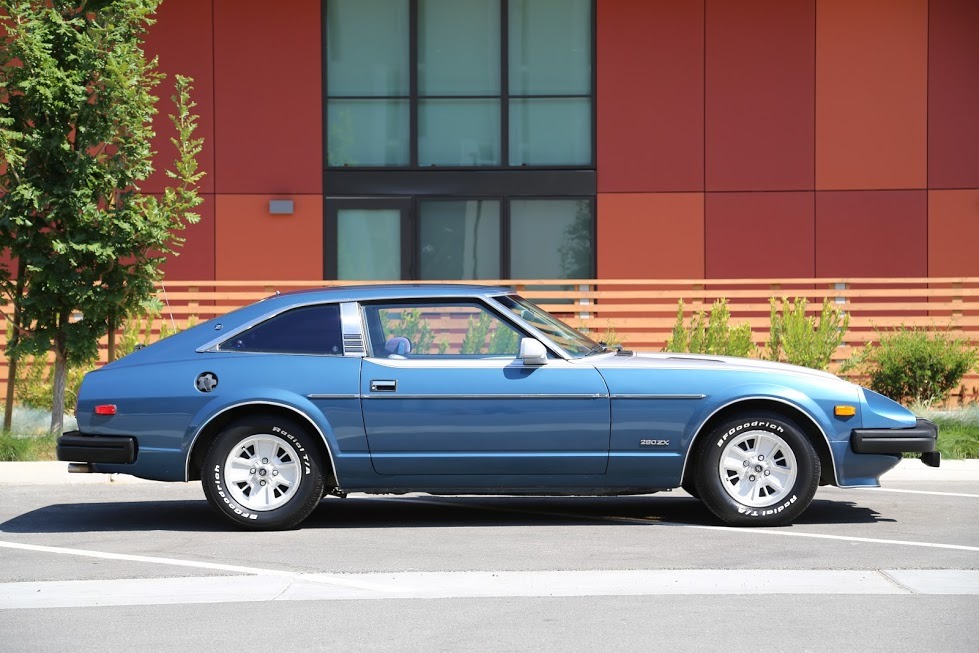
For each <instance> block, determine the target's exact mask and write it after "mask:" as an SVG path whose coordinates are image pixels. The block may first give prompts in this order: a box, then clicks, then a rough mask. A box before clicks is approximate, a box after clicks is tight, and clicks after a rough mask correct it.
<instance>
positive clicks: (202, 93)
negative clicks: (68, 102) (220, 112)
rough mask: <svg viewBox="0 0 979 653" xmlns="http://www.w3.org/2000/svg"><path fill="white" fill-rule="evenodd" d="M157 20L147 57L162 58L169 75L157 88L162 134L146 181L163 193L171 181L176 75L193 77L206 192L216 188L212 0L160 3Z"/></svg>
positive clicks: (148, 36)
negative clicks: (169, 170) (168, 172)
mask: <svg viewBox="0 0 979 653" xmlns="http://www.w3.org/2000/svg"><path fill="white" fill-rule="evenodd" d="M156 19H157V22H156V24H155V25H152V26H151V27H150V28H149V30H148V31H147V34H146V54H147V56H150V57H152V56H158V57H159V63H160V68H159V69H160V71H161V72H163V73H166V75H167V78H166V79H165V80H164V81H163V83H162V84H160V85H159V86H158V87H157V88H156V95H158V96H159V98H160V101H159V102H158V103H157V105H156V107H157V109H158V110H159V113H158V114H157V115H156V117H155V119H154V120H153V128H154V129H155V130H156V134H157V135H156V138H154V139H153V149H154V150H155V151H156V152H157V155H156V158H155V160H154V167H155V168H156V172H154V173H153V175H152V176H151V177H150V178H149V179H148V180H146V182H145V183H144V184H143V190H144V191H146V192H148V193H160V192H163V189H164V187H166V186H167V185H169V184H170V180H169V179H167V177H166V176H165V175H164V171H165V170H167V169H169V168H171V167H172V166H173V162H174V160H175V158H176V155H177V153H176V150H175V149H174V147H173V145H172V144H171V143H170V139H171V138H173V137H175V136H176V135H177V132H176V130H175V129H174V127H173V123H172V122H171V121H170V115H171V114H173V113H175V110H174V104H173V101H172V100H171V99H170V98H171V97H172V96H173V94H174V86H173V84H174V79H173V78H174V75H184V76H185V77H192V78H193V80H194V81H193V86H194V90H193V92H192V93H191V99H192V100H193V101H194V102H196V103H197V106H196V107H194V109H193V111H194V112H195V113H196V114H197V115H198V123H197V131H196V132H195V133H194V135H195V136H196V137H197V138H203V139H204V143H203V150H202V151H201V153H200V155H198V157H197V164H198V166H200V169H201V170H203V171H204V172H205V173H206V174H205V176H204V178H203V179H202V180H201V190H202V192H204V193H212V192H214V56H213V55H214V43H213V39H212V34H213V30H212V25H211V0H167V1H166V2H163V3H161V4H160V8H159V9H158V10H157V13H156Z"/></svg>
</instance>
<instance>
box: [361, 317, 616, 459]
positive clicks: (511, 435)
mask: <svg viewBox="0 0 979 653" xmlns="http://www.w3.org/2000/svg"><path fill="white" fill-rule="evenodd" d="M363 308H364V317H365V322H366V324H367V329H368V333H369V338H370V342H371V355H370V356H368V357H366V358H365V359H364V360H363V364H362V368H361V397H362V403H361V405H362V409H363V415H364V426H365V428H366V433H367V440H368V446H369V447H370V453H371V460H372V463H373V466H374V469H375V471H376V472H377V473H378V474H382V475H416V474H424V475H439V474H448V475H459V474H465V475H496V476H498V475H572V474H578V475H594V474H603V473H604V472H605V469H606V466H607V463H608V448H609V431H610V429H609V410H610V408H609V396H608V388H607V387H606V385H605V382H604V380H603V379H602V377H601V375H600V374H599V373H598V371H597V370H595V368H594V367H592V366H591V365H586V364H581V363H573V362H569V361H566V360H563V359H561V358H558V357H556V356H555V357H553V358H549V359H548V362H547V363H546V364H545V365H539V366H528V365H524V364H523V362H522V361H521V360H519V359H518V358H517V356H516V354H517V350H518V347H519V342H520V339H521V338H523V337H525V335H526V334H524V333H523V332H521V331H520V330H519V329H518V328H517V327H516V326H515V325H513V324H512V323H510V322H509V321H507V320H506V319H504V318H503V317H501V316H500V315H499V314H497V313H495V312H494V311H492V310H491V309H490V308H489V307H488V306H486V305H485V304H483V303H482V302H479V301H476V300H472V299H462V300H457V301H446V300H439V301H416V302H405V301H398V302H383V303H370V304H365V305H364V307H363Z"/></svg>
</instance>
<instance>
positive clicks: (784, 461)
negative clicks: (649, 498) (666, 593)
mask: <svg viewBox="0 0 979 653" xmlns="http://www.w3.org/2000/svg"><path fill="white" fill-rule="evenodd" d="M819 473H820V469H819V457H818V456H817V455H816V452H815V450H814V449H813V446H812V443H811V442H810V441H809V439H808V438H807V437H806V435H805V433H803V431H802V429H800V428H799V427H798V426H797V425H796V424H795V423H794V422H792V421H791V420H788V419H786V418H785V417H782V416H781V415H778V414H775V413H761V412H754V413H746V414H744V415H742V416H739V417H737V418H734V419H731V420H728V421H725V422H724V423H722V424H720V425H718V426H717V427H716V428H714V429H713V430H712V431H711V432H710V433H706V434H703V435H702V436H701V440H700V444H699V448H698V466H697V470H696V488H697V490H698V491H699V494H700V499H701V500H702V501H703V502H704V504H705V505H706V506H707V507H708V508H709V509H710V510H711V512H713V513H714V514H715V515H717V516H718V517H719V518H720V519H722V520H723V521H725V522H727V523H729V524H732V525H735V526H778V525H783V524H788V523H790V522H791V521H792V520H794V519H795V518H796V517H798V516H799V515H800V514H802V512H803V511H804V510H805V509H806V508H807V507H809V503H810V502H811V501H812V497H813V495H815V493H816V487H817V486H818V484H819Z"/></svg>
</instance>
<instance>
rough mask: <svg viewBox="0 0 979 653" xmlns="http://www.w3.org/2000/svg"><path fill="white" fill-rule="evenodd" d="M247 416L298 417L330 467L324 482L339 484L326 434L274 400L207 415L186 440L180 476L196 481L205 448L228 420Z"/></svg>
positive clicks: (296, 412)
mask: <svg viewBox="0 0 979 653" xmlns="http://www.w3.org/2000/svg"><path fill="white" fill-rule="evenodd" d="M249 415H278V416H281V417H285V418H289V419H297V418H298V419H299V421H300V422H302V423H304V424H307V425H309V426H310V427H312V429H313V430H314V431H315V432H316V433H317V434H318V435H319V439H317V440H316V443H317V447H318V449H319V452H320V454H321V455H322V458H323V460H324V461H329V465H330V468H329V469H328V470H324V472H326V474H325V479H326V482H327V484H329V483H331V482H332V484H333V485H337V486H339V479H338V478H337V471H336V470H337V467H336V463H335V461H334V460H333V451H332V450H331V449H330V445H329V443H328V442H327V439H326V434H325V433H323V429H321V428H320V427H319V425H318V424H317V423H316V422H315V421H314V420H313V419H312V418H311V417H310V416H309V415H308V414H306V413H305V412H303V411H302V410H299V409H298V408H296V407H294V406H290V405H288V404H283V403H278V402H274V401H246V402H242V403H238V404H233V405H231V406H227V407H225V408H223V409H222V410H220V411H218V412H217V413H215V414H214V415H212V416H211V417H209V418H208V419H207V421H205V422H204V424H203V425H201V427H200V428H199V429H197V433H196V434H195V435H194V438H193V439H192V440H191V443H190V447H189V451H188V454H187V462H186V469H185V470H184V477H185V478H186V479H187V480H188V481H197V480H200V477H201V475H200V470H201V465H202V464H203V462H204V456H205V455H206V454H207V450H208V448H210V446H211V443H212V442H213V441H214V438H216V437H217V436H218V434H219V433H221V430H222V429H223V428H224V427H225V426H227V425H228V424H230V423H231V422H232V421H234V420H237V419H242V418H245V417H248V416H249Z"/></svg>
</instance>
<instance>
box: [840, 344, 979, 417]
mask: <svg viewBox="0 0 979 653" xmlns="http://www.w3.org/2000/svg"><path fill="white" fill-rule="evenodd" d="M878 336H879V337H878V339H879V341H880V344H878V345H874V344H873V343H870V344H868V345H867V346H866V347H865V348H864V349H863V350H862V351H861V352H860V353H859V354H857V355H856V356H854V358H853V359H852V362H851V363H850V364H848V365H847V366H846V369H848V370H850V369H853V370H857V371H859V372H863V373H865V374H867V375H868V376H869V377H870V381H869V386H870V388H871V389H872V390H874V391H875V392H879V393H881V394H882V395H886V396H888V397H890V398H891V399H894V400H895V401H910V402H918V403H922V402H923V403H932V402H935V401H939V400H942V399H945V398H946V397H947V395H948V393H949V392H950V391H951V390H952V389H953V388H955V387H956V386H957V385H958V383H959V382H960V381H961V380H962V377H964V376H965V375H966V374H967V373H968V372H969V370H971V369H972V368H973V367H975V366H976V363H977V362H979V352H977V351H976V350H975V349H973V348H972V347H970V346H969V343H968V342H967V341H965V340H962V339H959V338H954V337H952V336H949V335H948V334H947V333H943V332H941V331H938V332H934V333H929V332H928V331H926V330H925V329H916V328H905V327H900V328H898V329H895V330H893V331H891V332H888V333H886V334H883V335H881V334H878Z"/></svg>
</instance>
